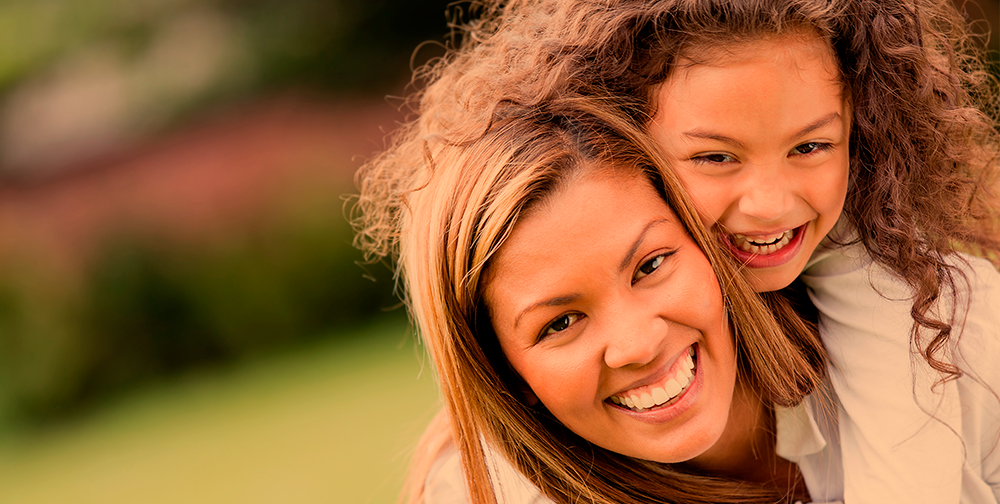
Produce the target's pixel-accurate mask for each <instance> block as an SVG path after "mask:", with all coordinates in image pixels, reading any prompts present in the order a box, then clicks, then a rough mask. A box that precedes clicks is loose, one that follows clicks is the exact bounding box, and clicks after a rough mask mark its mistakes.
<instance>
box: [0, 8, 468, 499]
mask: <svg viewBox="0 0 1000 504" xmlns="http://www.w3.org/2000/svg"><path fill="white" fill-rule="evenodd" d="M447 4H448V2H447V1H443V0H436V1H414V0H370V1H365V2H356V1H353V0H331V1H319V0H0V502H3V503H43V502H44V503H49V502H51V503H57V502H58V503H67V502H73V503H78V502H79V503H83V502H94V503H97V502H100V503H116V502H122V503H124V502H128V503H136V502H165V503H166V502H171V503H173V502H192V503H197V502H204V503H222V502H241V503H242V502H289V503H299V502H301V503H312V502H316V503H320V502H324V503H330V502H352V503H353V502H362V503H364V502H371V503H380V502H393V501H394V499H395V497H396V495H397V493H398V491H399V487H400V484H401V475H402V471H403V468H404V467H405V464H406V460H407V457H408V453H409V451H408V450H410V449H412V446H413V444H414V443H415V440H416V438H417V436H418V435H419V433H420V431H421V430H422V428H423V426H424V425H425V424H426V422H428V421H429V419H430V418H431V415H432V413H433V411H434V410H435V407H436V389H435V386H434V383H433V377H432V372H431V370H430V369H429V368H428V365H427V364H426V363H425V362H424V361H423V359H422V357H421V352H420V349H419V348H418V347H417V346H416V344H415V342H414V340H413V337H412V334H411V332H410V331H409V329H408V328H407V321H406V317H405V313H403V310H402V309H401V308H400V307H399V306H398V304H399V303H398V300H397V299H396V298H395V297H394V295H393V280H392V276H391V272H390V271H389V270H388V268H387V267H385V265H381V264H375V265H361V264H359V262H360V260H361V254H360V253H359V252H358V251H356V250H355V249H354V248H353V247H352V246H351V239H352V231H351V229H350V226H349V225H348V224H347V222H346V220H345V217H344V216H345V206H344V205H345V202H344V198H343V196H344V195H345V194H349V193H352V192H354V190H355V189H354V186H353V173H354V171H355V170H356V169H357V168H358V167H359V166H360V165H361V163H362V162H363V161H364V159H365V157H366V156H370V155H371V154H372V153H374V152H375V151H377V150H378V149H379V148H381V147H382V146H383V145H384V141H385V138H386V135H387V133H388V132H390V131H391V130H392V128H393V127H394V125H395V124H396V123H397V121H400V120H402V118H403V116H402V115H401V114H400V113H399V112H398V111H397V107H398V105H399V102H398V101H397V100H393V99H391V98H387V97H389V96H400V95H403V94H405V92H406V89H407V88H406V85H407V82H408V80H409V77H410V68H411V65H413V64H419V63H420V62H421V61H426V60H427V59H428V58H432V57H435V56H437V55H440V54H441V53H442V50H441V43H443V42H444V41H445V40H446V39H447V35H448V32H449V28H448V23H447V21H448V17H446V9H447ZM427 41H431V42H432V43H431V44H425V45H423V46H422V48H421V49H420V50H419V51H416V52H415V49H416V48H417V47H418V46H419V45H420V44H421V43H422V42H427Z"/></svg>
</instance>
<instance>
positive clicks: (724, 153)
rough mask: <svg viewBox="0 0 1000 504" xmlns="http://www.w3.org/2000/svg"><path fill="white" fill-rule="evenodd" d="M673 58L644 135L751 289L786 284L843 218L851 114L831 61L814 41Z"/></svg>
mask: <svg viewBox="0 0 1000 504" xmlns="http://www.w3.org/2000/svg"><path fill="white" fill-rule="evenodd" d="M710 54H713V55H715V56H716V57H715V58H713V61H719V62H718V63H714V62H713V63H711V64H693V63H692V62H690V61H684V60H682V61H680V62H679V64H678V67H677V69H676V70H674V71H673V74H672V75H671V77H670V78H669V79H667V81H666V82H664V83H663V84H662V85H661V87H660V89H659V91H658V103H657V110H656V115H655V116H654V117H653V120H652V122H651V124H650V133H651V134H652V136H653V138H654V139H655V140H656V142H657V143H659V144H660V146H661V147H662V148H663V150H664V153H665V154H666V157H667V159H668V161H670V163H671V165H672V166H673V167H674V169H675V170H676V172H677V175H678V176H679V177H680V178H681V180H682V182H683V183H684V184H685V186H686V187H687V189H688V191H689V193H690V194H691V197H692V199H693V200H694V202H695V205H696V206H697V208H698V211H699V213H700V214H701V217H702V219H703V220H704V221H705V223H706V225H709V226H710V227H712V228H713V229H714V230H716V231H717V233H718V236H719V238H720V240H721V242H722V244H723V246H724V247H725V248H726V249H728V250H729V251H730V252H731V253H732V254H733V255H734V256H736V258H737V259H739V260H740V261H741V262H744V263H746V265H747V266H748V268H747V278H748V280H749V281H750V283H751V284H752V285H753V286H754V288H755V289H757V290H758V291H772V290H777V289H781V288H783V287H785V286H787V285H788V284H790V283H791V282H792V281H793V280H794V279H795V277H797V276H798V275H799V273H801V272H802V270H803V269H804V268H805V265H806V261H808V259H809V256H810V255H811V254H812V253H813V251H814V250H815V249H816V246H817V245H819V243H820V241H821V240H822V239H823V238H824V237H825V236H826V234H827V233H829V232H830V230H831V229H832V228H833V225H834V223H836V222H837V219H838V218H839V217H840V212H841V210H842V209H843V206H844V199H845V197H846V195H847V177H848V169H849V164H850V162H849V149H848V138H849V136H850V124H851V115H850V114H851V111H850V107H849V104H848V102H847V100H846V99H845V97H844V96H843V92H842V84H841V82H840V78H839V73H838V68H837V60H836V56H835V55H834V54H833V50H832V49H831V48H830V47H829V44H828V43H827V42H825V41H824V40H822V39H821V38H819V37H818V36H815V35H811V34H805V33H801V34H797V35H786V36H783V37H778V38H773V39H765V40H760V41H756V42H750V43H743V44H736V45H733V46H726V47H724V48H721V49H720V48H717V49H714V50H712V52H711V53H710Z"/></svg>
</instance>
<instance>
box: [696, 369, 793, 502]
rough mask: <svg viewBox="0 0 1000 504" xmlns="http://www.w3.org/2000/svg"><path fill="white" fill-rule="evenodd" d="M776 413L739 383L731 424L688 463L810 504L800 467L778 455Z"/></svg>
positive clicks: (734, 392)
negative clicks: (713, 442)
mask: <svg viewBox="0 0 1000 504" xmlns="http://www.w3.org/2000/svg"><path fill="white" fill-rule="evenodd" d="M774 446H775V426H774V412H773V411H772V410H771V408H769V407H767V406H766V405H765V404H764V403H763V402H762V401H761V399H760V397H759V396H758V395H757V394H755V393H754V392H753V391H752V390H750V389H749V388H748V387H746V386H744V385H742V384H740V383H737V385H736V389H735V390H734V391H733V403H732V406H731V407H730V409H729V422H728V423H727V425H726V429H725V431H723V433H722V437H720V438H719V440H718V441H717V442H716V443H715V445H713V446H712V447H711V448H710V449H709V450H708V451H706V452H705V453H703V454H701V455H700V456H698V457H697V458H695V459H693V460H691V461H690V462H688V463H687V465H690V466H692V467H695V468H697V469H699V470H700V471H704V472H708V473H711V474H717V475H719V476H725V477H728V478H734V479H739V480H744V481H750V482H754V483H759V484H761V485H764V486H773V487H776V488H777V489H778V490H779V491H780V492H787V493H788V494H789V496H790V497H793V500H795V499H801V500H804V501H808V500H809V498H808V491H807V490H806V487H805V482H804V481H803V480H802V475H801V473H799V470H798V466H796V465H795V464H793V463H792V462H789V461H788V460H785V459H783V458H781V457H779V456H778V454H777V453H775V449H774Z"/></svg>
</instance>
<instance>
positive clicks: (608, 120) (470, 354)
mask: <svg viewBox="0 0 1000 504" xmlns="http://www.w3.org/2000/svg"><path fill="white" fill-rule="evenodd" d="M618 110H619V108H618V106H617V105H616V104H609V103H607V102H606V101H601V100H595V99H592V98H582V97H568V96H564V97H561V98H554V99H552V100H547V101H545V102H541V103H536V104H532V105H522V104H518V103H514V102H501V103H497V104H496V105H495V106H494V107H492V109H491V112H490V117H491V120H490V121H489V122H488V124H486V125H485V126H484V127H483V129H482V130H480V131H478V132H477V131H475V130H474V129H473V130H470V129H467V128H464V127H463V126H465V125H466V123H462V122H461V121H460V120H459V119H460V118H459V117H455V118H453V119H455V121H454V122H453V123H451V124H452V125H453V126H454V127H450V128H449V127H438V128H434V129H427V128H426V126H427V125H428V124H431V123H430V122H421V121H418V122H416V123H414V124H411V125H410V127H409V128H406V129H404V132H403V133H402V135H401V136H400V137H399V138H398V139H397V143H396V144H395V145H394V146H393V147H392V148H391V149H390V150H388V151H386V152H384V153H383V154H381V155H380V156H379V157H377V158H375V159H374V160H373V161H371V162H370V163H368V164H367V165H366V166H365V167H364V168H363V169H362V171H361V172H360V173H359V176H358V183H359V186H360V189H361V194H360V197H359V199H358V201H357V204H356V206H355V210H356V212H357V213H356V217H357V218H356V220H355V226H356V229H357V230H358V233H359V234H358V244H360V245H361V246H362V247H363V248H364V249H365V250H366V251H367V252H369V253H370V254H372V256H373V257H379V256H385V255H389V256H394V255H397V254H398V258H397V260H398V270H397V272H398V274H399V275H400V276H401V279H402V284H403V286H404V288H405V299H406V300H407V303H408V306H409V310H410V315H411V317H412V319H413V320H414V322H415V325H416V327H417V329H418V332H419V336H420V337H421V339H422V341H423V342H424V343H425V345H426V348H427V350H428V352H429V354H430V356H431V358H432V361H433V362H434V365H435V367H436V370H437V375H438V379H439V385H440V391H441V397H442V399H443V402H444V405H445V409H446V411H447V416H448V417H449V419H450V423H451V426H452V439H453V440H454V442H455V443H456V445H457V446H458V448H459V451H460V453H461V456H462V464H463V467H464V470H465V475H466V479H467V482H468V487H469V490H470V494H471V497H472V500H473V502H476V503H488V502H494V498H495V497H494V493H493V491H494V490H493V487H492V486H491V483H490V476H489V471H488V469H487V461H486V459H485V454H484V447H483V443H486V444H488V445H489V447H490V449H492V450H495V451H497V452H499V453H500V454H501V455H502V456H504V457H505V458H506V459H507V460H509V461H510V462H511V463H512V464H513V465H514V466H515V467H516V468H517V469H518V470H519V471H520V472H521V473H522V474H524V475H526V477H528V479H529V480H531V481H532V482H533V483H534V484H535V485H537V486H538V487H539V488H540V489H541V490H542V492H543V493H544V494H545V495H547V496H548V497H550V498H552V499H554V500H555V501H557V502H577V501H579V500H581V499H582V500H585V501H587V502H596V503H608V504H610V503H640V502H641V503H649V502H774V501H775V500H776V499H777V498H780V497H781V495H780V494H779V493H776V492H775V491H774V490H773V489H768V488H763V487H760V486H758V485H755V484H752V483H748V482H738V481H733V480H727V479H725V478H721V477H709V476H705V475H702V474H697V473H695V472H692V471H691V470H690V469H684V468H683V467H678V466H671V465H666V464H659V463H654V462H649V461H643V460H638V459H634V458H630V457H626V456H624V455H621V454H617V453H614V452H611V451H608V450H605V449H603V448H600V447H597V446H595V445H592V444H590V443H589V442H587V441H585V440H583V439H581V438H580V437H578V436H576V435H575V434H574V433H572V432H570V431H569V430H568V429H566V428H565V427H563V426H562V425H561V424H560V423H559V422H558V421H556V420H555V419H554V418H553V417H552V416H551V415H550V414H549V413H548V412H547V411H546V410H545V408H544V405H536V406H528V405H527V404H526V402H525V398H524V387H525V385H524V383H523V381H521V380H520V378H519V377H518V376H517V374H516V373H515V372H514V371H513V370H512V368H511V367H510V366H509V364H508V361H507V359H506V358H505V357H504V355H503V353H502V351H501V349H500V346H499V343H498V341H497V337H496V335H495V333H494V331H493V328H492V326H491V323H490V320H489V315H488V311H487V310H486V309H485V306H484V301H483V291H484V287H485V286H484V285H483V283H484V281H485V280H484V279H485V278H487V273H488V270H489V268H490V267H491V259H492V258H493V257H494V255H495V254H496V253H497V250H498V249H500V248H501V247H502V246H503V244H504V241H505V240H506V239H507V237H508V236H509V235H510V233H511V231H512V229H513V228H514V227H515V226H516V225H517V223H518V220H519V218H520V217H521V216H522V215H525V212H526V211H528V210H530V209H532V208H534V207H536V206H537V205H538V204H539V202H541V201H543V200H545V199H546V198H547V197H549V196H550V195H551V194H552V193H553V191H555V190H557V188H558V187H559V186H560V184H564V183H567V180H568V179H569V178H570V176H571V175H572V174H573V173H576V172H579V171H581V170H595V169H596V170H601V169H610V170H634V171H635V172H636V173H638V174H641V175H642V176H643V177H644V178H645V179H646V180H648V181H649V183H650V184H651V186H652V187H653V188H655V190H657V191H658V193H659V194H660V195H661V196H662V197H663V198H664V201H666V202H667V204H668V205H669V207H670V208H671V209H672V210H673V211H674V213H675V214H676V215H677V217H678V219H679V220H680V222H681V223H682V225H683V226H684V228H685V229H686V230H687V231H688V232H689V233H690V234H691V236H692V237H693V239H694V240H695V242H696V243H697V244H698V245H699V246H700V247H701V249H702V250H703V251H704V253H705V255H706V256H707V258H708V260H709V262H710V263H711V265H712V266H713V268H714V270H715V271H716V275H717V279H718V282H719V285H720V288H721V291H722V292H723V297H724V301H725V307H726V310H727V313H728V315H729V320H730V326H731V327H730V328H731V332H732V334H733V337H734V339H735V345H736V351H737V363H738V364H737V365H738V371H739V376H740V380H742V383H745V384H746V385H747V386H748V387H749V388H750V389H752V390H753V391H754V392H755V393H757V394H759V396H760V397H761V399H762V401H763V402H764V404H766V405H771V404H781V405H792V404H796V403H798V402H799V401H800V400H801V399H802V398H803V397H804V396H805V395H806V394H808V393H810V392H811V391H812V390H813V388H814V387H815V385H816V384H817V383H818V380H819V379H821V374H822V372H823V369H825V368H824V363H825V353H824V351H823V348H822V344H821V343H820V342H819V340H818V338H817V336H816V333H815V328H814V327H812V326H810V325H808V324H806V323H805V322H803V321H802V320H801V319H800V318H799V317H798V316H796V314H795V313H794V312H793V311H792V310H791V309H790V308H789V307H788V304H787V303H786V302H785V301H784V300H783V298H780V297H779V296H777V295H776V294H774V293H768V294H766V295H765V297H767V301H766V302H765V301H762V300H761V299H760V298H759V297H758V295H757V294H755V293H754V292H753V291H752V289H751V288H750V287H749V285H748V284H747V283H746V281H745V280H744V279H743V277H742V276H741V275H740V274H739V272H738V271H737V267H736V266H735V265H734V263H732V262H731V260H730V259H729V258H728V256H727V255H726V254H725V253H723V252H722V251H721V249H720V248H719V246H718V245H717V244H716V240H715V239H713V238H712V237H711V236H710V235H709V233H708V232H707V231H706V230H705V229H704V228H703V226H702V225H701V223H700V221H699V219H698V216H697V214H696V213H695V212H694V211H693V207H692V205H691V203H690V202H689V201H688V200H687V199H686V196H684V194H683V191H682V190H681V187H680V183H679V182H678V180H677V179H676V177H675V176H674V175H673V174H672V172H671V171H670V170H667V169H665V168H664V165H663V162H662V160H661V159H660V157H658V154H657V151H656V148H655V146H654V145H653V144H652V143H651V140H649V138H648V135H646V134H645V132H644V131H643V130H642V129H641V128H640V127H638V126H636V125H635V124H634V123H633V122H632V121H630V120H627V119H625V118H622V117H621V116H620V114H618V113H617V112H618ZM611 111H614V112H611ZM421 125H423V127H421ZM439 126H440V125H439ZM709 400H710V399H709ZM438 420H439V421H438V422H435V424H438V425H440V420H441V419H440V418H439V419H438ZM431 444H436V445H437V446H440V445H441V438H440V436H437V437H436V439H435V436H434V435H430V436H428V437H427V441H426V443H425V445H424V446H423V448H422V449H425V450H426V449H428V446H429V445H431ZM417 456H418V458H419V457H420V456H425V457H426V456H428V455H427V454H426V453H423V454H422V453H420V452H419V451H418V454H417ZM431 456H433V455H431ZM424 470H426V464H425V465H424ZM425 476H426V473H425V472H422V471H418V472H415V473H414V474H412V475H411V482H410V484H411V485H412V486H411V490H413V492H412V493H411V500H414V501H420V490H421V487H422V482H423V478H424V477H425Z"/></svg>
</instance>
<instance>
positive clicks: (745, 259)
mask: <svg viewBox="0 0 1000 504" xmlns="http://www.w3.org/2000/svg"><path fill="white" fill-rule="evenodd" d="M808 226H809V224H808V223H807V224H803V225H802V226H799V227H797V228H795V229H787V230H785V231H780V232H776V233H770V234H762V235H744V234H740V233H732V234H730V233H720V239H721V241H722V243H723V245H725V247H726V248H727V249H728V250H729V252H730V253H732V254H733V256H734V257H736V259H737V260H738V261H740V262H741V263H743V264H745V265H746V266H748V267H750V268H771V267H774V266H781V265H782V264H785V263H787V262H788V261H790V260H792V258H794V257H795V256H796V255H797V254H798V252H799V250H800V249H801V248H802V241H803V237H804V236H805V231H806V228H807V227H808Z"/></svg>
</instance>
